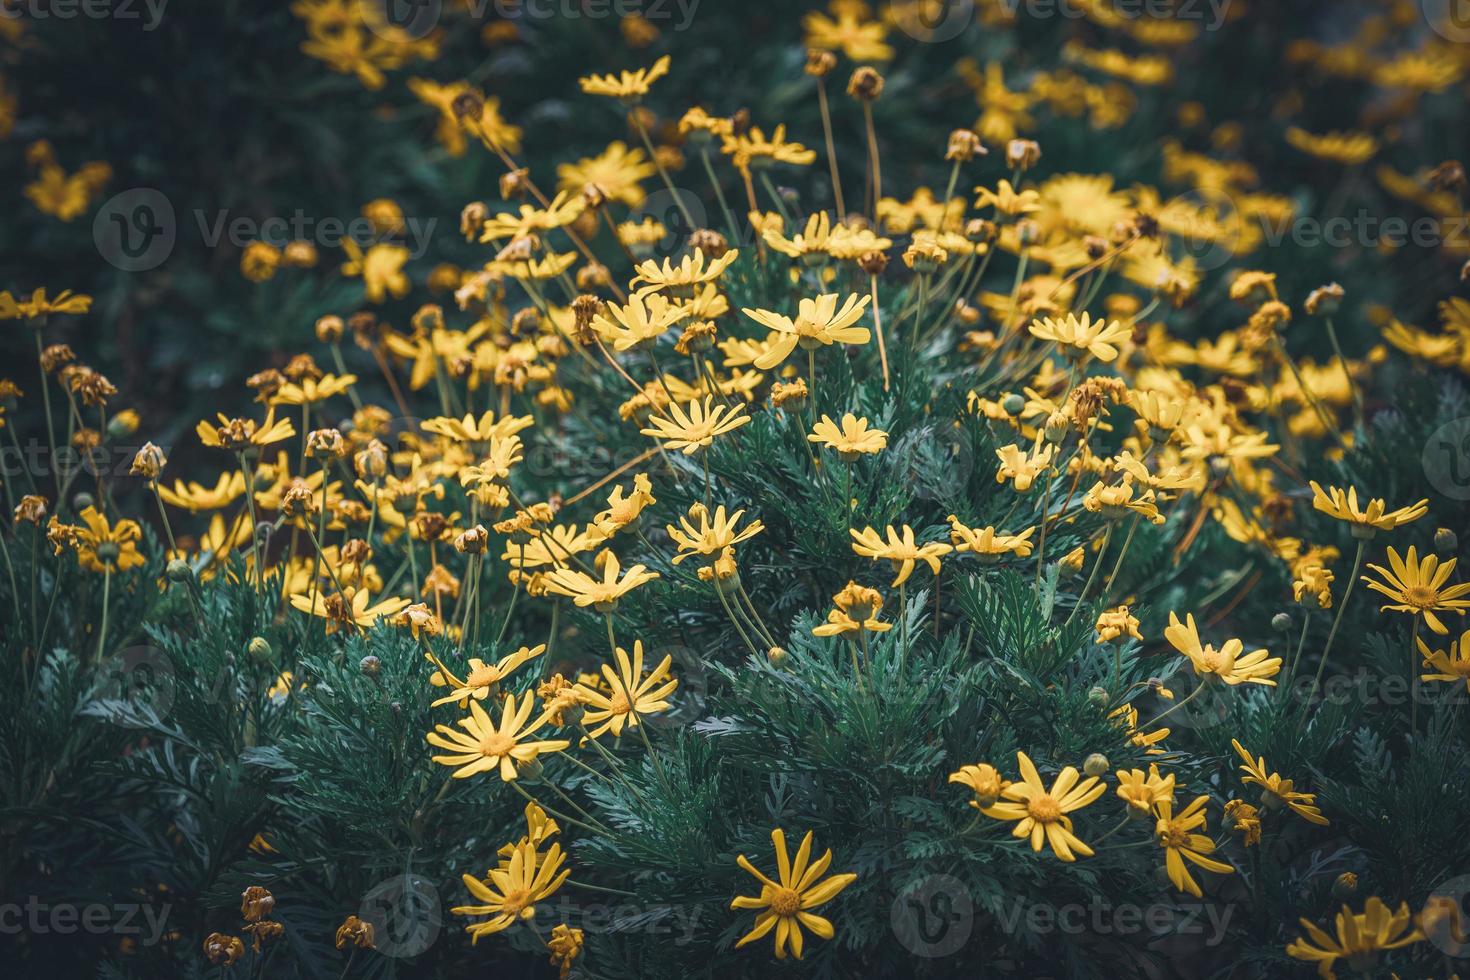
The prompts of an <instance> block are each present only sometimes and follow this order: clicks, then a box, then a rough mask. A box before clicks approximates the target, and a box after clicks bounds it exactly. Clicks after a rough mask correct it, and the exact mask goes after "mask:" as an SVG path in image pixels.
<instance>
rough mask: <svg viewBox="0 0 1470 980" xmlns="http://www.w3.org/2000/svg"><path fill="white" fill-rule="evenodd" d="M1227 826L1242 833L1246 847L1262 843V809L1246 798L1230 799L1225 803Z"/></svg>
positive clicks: (1241, 838)
mask: <svg viewBox="0 0 1470 980" xmlns="http://www.w3.org/2000/svg"><path fill="white" fill-rule="evenodd" d="M1225 826H1227V827H1229V828H1230V829H1231V830H1233V831H1235V832H1236V833H1237V834H1239V835H1240V842H1241V843H1242V844H1244V845H1245V846H1246V847H1255V846H1256V845H1257V844H1259V843H1261V811H1259V810H1257V809H1256V808H1255V807H1254V806H1252V805H1251V804H1249V803H1247V802H1246V801H1245V800H1229V801H1228V802H1226V804H1225Z"/></svg>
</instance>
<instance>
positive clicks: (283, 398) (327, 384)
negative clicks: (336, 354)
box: [270, 374, 357, 405]
mask: <svg viewBox="0 0 1470 980" xmlns="http://www.w3.org/2000/svg"><path fill="white" fill-rule="evenodd" d="M356 383H357V375H355V374H343V375H335V374H324V375H322V377H320V378H311V377H304V378H302V379H301V380H300V381H295V382H293V381H287V382H286V383H285V384H283V385H281V386H280V387H279V388H277V389H276V393H275V394H274V395H272V396H271V398H270V404H272V405H315V404H316V403H317V402H321V401H326V400H327V399H328V398H331V397H332V396H333V395H340V394H342V393H343V392H344V391H346V390H347V389H348V388H351V387H352V386H353V385H355V384H356Z"/></svg>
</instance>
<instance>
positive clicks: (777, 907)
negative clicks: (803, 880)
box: [771, 888, 801, 916]
mask: <svg viewBox="0 0 1470 980" xmlns="http://www.w3.org/2000/svg"><path fill="white" fill-rule="evenodd" d="M800 908H801V892H799V891H797V890H796V889H795V888H777V889H776V890H775V891H774V892H772V893H771V911H772V912H775V913H776V914H777V915H781V916H792V915H795V914H796V913H797V911H798V910H799V909H800Z"/></svg>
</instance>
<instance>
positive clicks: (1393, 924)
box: [1286, 896, 1424, 980]
mask: <svg viewBox="0 0 1470 980" xmlns="http://www.w3.org/2000/svg"><path fill="white" fill-rule="evenodd" d="M1301 923H1302V928H1303V929H1305V930H1306V933H1307V934H1306V936H1303V937H1299V938H1298V939H1296V940H1295V941H1293V942H1292V943H1290V944H1289V945H1287V947H1286V955H1288V956H1290V957H1291V958H1292V959H1295V960H1305V961H1306V962H1308V963H1316V964H1317V973H1318V974H1319V975H1320V976H1321V977H1323V980H1335V978H1336V977H1337V974H1336V972H1335V971H1334V970H1333V967H1334V966H1335V965H1336V963H1337V961H1338V960H1347V962H1348V965H1349V966H1350V967H1351V968H1352V970H1353V972H1354V973H1360V974H1362V973H1371V972H1373V968H1374V966H1376V965H1377V963H1378V955H1379V954H1380V953H1383V952H1386V951H1387V950H1390V949H1401V948H1403V947H1404V946H1410V945H1412V944H1414V943H1417V942H1422V941H1423V940H1424V933H1422V932H1420V931H1419V930H1418V929H1417V928H1414V920H1413V916H1411V915H1410V914H1409V903H1408V902H1401V903H1400V904H1399V907H1398V910H1397V911H1395V912H1390V911H1389V910H1388V906H1387V905H1384V904H1383V901H1382V900H1381V899H1379V898H1378V897H1377V896H1374V897H1372V898H1369V899H1368V903H1367V904H1366V905H1365V906H1364V907H1363V911H1362V913H1361V914H1354V913H1353V910H1352V909H1351V908H1349V907H1348V906H1346V905H1344V906H1343V907H1342V911H1340V912H1338V913H1337V918H1336V925H1337V935H1336V937H1333V936H1329V935H1327V933H1326V932H1325V931H1323V930H1322V929H1320V928H1318V926H1317V925H1316V923H1314V922H1312V921H1311V920H1309V919H1302V920H1301Z"/></svg>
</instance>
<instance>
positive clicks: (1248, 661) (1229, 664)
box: [1164, 612, 1281, 687]
mask: <svg viewBox="0 0 1470 980" xmlns="http://www.w3.org/2000/svg"><path fill="white" fill-rule="evenodd" d="M1164 639H1166V640H1168V641H1169V645H1170V646H1172V647H1173V648H1174V649H1175V650H1178V651H1179V652H1180V653H1182V654H1184V655H1185V656H1186V657H1188V658H1189V662H1190V664H1191V665H1192V666H1193V667H1194V672H1195V673H1196V674H1198V675H1199V676H1200V677H1201V678H1203V679H1204V680H1206V681H1209V680H1212V679H1213V680H1218V681H1222V682H1224V683H1226V684H1229V685H1230V686H1231V687H1234V686H1235V685H1237V684H1245V683H1250V684H1264V685H1266V686H1268V687H1275V686H1276V682H1275V681H1274V680H1272V679H1271V678H1273V677H1275V676H1276V675H1277V674H1278V673H1279V672H1280V671H1281V658H1280V657H1273V656H1271V654H1270V651H1268V650H1265V649H1260V650H1252V651H1251V652H1250V653H1247V654H1244V655H1243V656H1242V652H1243V651H1244V649H1245V644H1244V643H1242V642H1240V640H1239V639H1235V638H1232V639H1229V640H1226V641H1225V645H1224V646H1222V647H1221V648H1220V649H1218V650H1216V649H1215V647H1214V645H1213V644H1201V643H1200V639H1199V631H1198V630H1197V629H1196V628H1195V625H1194V613H1187V614H1186V615H1185V622H1183V623H1181V622H1179V616H1178V614H1177V613H1173V612H1170V613H1169V625H1168V626H1167V627H1166V628H1165V629H1164Z"/></svg>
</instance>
